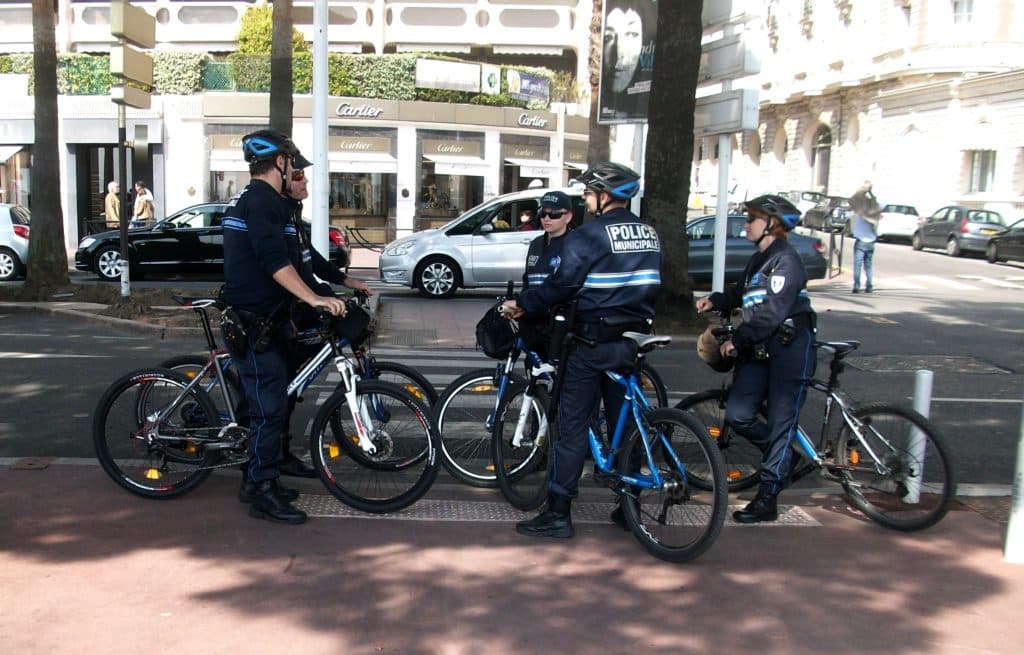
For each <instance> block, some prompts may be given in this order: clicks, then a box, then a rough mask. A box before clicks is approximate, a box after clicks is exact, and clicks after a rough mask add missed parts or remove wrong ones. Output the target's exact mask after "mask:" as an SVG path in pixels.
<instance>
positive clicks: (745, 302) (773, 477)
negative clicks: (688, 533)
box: [696, 195, 816, 523]
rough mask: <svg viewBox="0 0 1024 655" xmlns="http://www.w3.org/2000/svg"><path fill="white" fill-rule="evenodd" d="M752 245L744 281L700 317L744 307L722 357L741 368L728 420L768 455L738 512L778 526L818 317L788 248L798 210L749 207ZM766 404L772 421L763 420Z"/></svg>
mask: <svg viewBox="0 0 1024 655" xmlns="http://www.w3.org/2000/svg"><path fill="white" fill-rule="evenodd" d="M745 209H746V211H747V239H749V240H750V241H752V242H753V243H754V245H755V246H757V252H756V253H754V255H753V256H752V257H751V258H750V261H749V262H748V263H747V267H746V269H745V270H744V273H743V278H742V282H740V283H738V284H737V285H735V286H733V287H730V288H729V289H727V290H726V291H724V292H720V293H713V294H711V295H710V296H708V297H706V298H701V299H699V300H698V301H697V303H696V304H697V311H701V312H703V311H708V310H710V309H714V310H716V311H731V310H732V309H735V308H737V307H742V308H743V323H742V324H740V325H739V326H738V327H737V328H736V331H735V332H734V334H733V337H732V340H731V341H728V342H726V343H724V344H722V346H721V354H722V355H723V356H726V357H736V358H737V362H738V363H737V365H738V366H739V370H738V372H737V374H736V380H735V382H734V383H733V386H732V390H731V391H730V392H729V402H728V405H727V407H726V412H725V420H726V423H728V424H729V425H730V426H732V428H733V429H734V430H736V432H738V433H739V434H741V435H743V436H745V437H746V438H747V439H749V440H750V441H751V442H753V443H754V445H756V446H757V447H758V448H760V449H761V451H762V452H763V453H764V457H763V459H762V461H761V484H760V488H759V489H758V492H757V496H755V497H754V499H753V500H752V501H751V502H750V503H749V504H748V505H747V506H746V507H744V508H743V509H741V510H739V511H736V512H734V513H733V518H735V519H736V521H737V522H739V523H757V522H760V521H774V520H775V519H777V518H778V516H779V511H778V503H777V498H778V495H779V492H780V491H781V490H782V488H783V487H784V486H785V485H786V482H787V480H788V478H789V473H790V468H791V466H792V459H793V458H792V450H791V445H792V443H793V439H794V438H795V435H796V426H797V421H798V419H799V417H800V409H801V407H803V404H804V399H805V397H806V391H807V383H808V381H809V380H810V377H811V376H812V375H813V374H814V365H815V359H814V348H813V344H814V332H815V322H816V319H815V314H814V311H813V310H812V309H811V301H810V298H809V297H808V295H807V271H806V270H804V265H803V262H802V261H801V260H800V255H798V254H797V252H796V251H795V250H794V249H793V246H791V245H790V244H789V241H788V233H789V231H790V230H792V229H793V227H794V226H795V225H796V224H797V221H799V219H800V210H798V209H797V208H796V207H795V206H794V205H793V204H792V203H791V202H789V201H788V200H786V199H785V198H783V197H781V196H776V195H764V196H759V197H757V198H754V199H753V200H750V201H747V202H746V203H745ZM766 401H767V407H768V421H767V422H764V421H761V420H760V419H759V418H758V413H759V411H760V409H761V407H762V405H764V404H765V402H766Z"/></svg>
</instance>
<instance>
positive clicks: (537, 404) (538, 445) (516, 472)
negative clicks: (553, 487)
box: [491, 383, 555, 511]
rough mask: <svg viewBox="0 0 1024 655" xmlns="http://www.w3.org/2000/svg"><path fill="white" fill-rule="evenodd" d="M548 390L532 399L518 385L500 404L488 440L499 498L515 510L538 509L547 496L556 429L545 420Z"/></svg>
mask: <svg viewBox="0 0 1024 655" xmlns="http://www.w3.org/2000/svg"><path fill="white" fill-rule="evenodd" d="M548 407H550V404H549V398H548V393H547V391H545V390H544V388H542V387H538V388H537V390H536V393H535V395H534V396H533V397H528V396H527V395H526V385H525V384H522V383H517V384H516V385H514V386H513V387H512V388H511V389H510V390H509V393H508V400H506V401H505V402H503V403H502V404H501V408H500V409H499V411H498V420H497V421H495V423H494V431H493V434H492V439H491V458H492V459H493V460H494V469H495V473H496V475H497V480H498V488H500V489H501V495H502V496H504V497H505V500H507V501H508V502H509V503H511V504H512V506H513V507H515V508H516V509H520V510H523V511H530V510H534V509H537V508H538V507H540V506H541V505H542V504H544V501H545V500H547V497H548V479H549V478H550V475H551V463H552V457H551V442H552V439H553V436H554V433H553V430H554V429H555V426H554V425H553V424H551V423H550V422H549V421H548V413H547V408H548Z"/></svg>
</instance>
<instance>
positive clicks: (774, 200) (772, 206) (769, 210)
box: [743, 193, 800, 232]
mask: <svg viewBox="0 0 1024 655" xmlns="http://www.w3.org/2000/svg"><path fill="white" fill-rule="evenodd" d="M743 208H744V209H756V210H758V211H763V212H764V213H766V214H768V215H769V216H774V217H775V218H777V219H779V223H781V224H782V227H784V228H785V229H786V231H787V232H788V231H790V230H792V229H793V228H794V227H796V224H797V223H799V222H800V210H799V209H797V208H796V205H794V204H793V203H791V202H790V201H788V200H786V199H785V198H783V197H782V196H777V195H775V194H771V193H769V194H766V195H763V196H758V197H756V198H753V199H752V200H748V201H746V202H745V203H743Z"/></svg>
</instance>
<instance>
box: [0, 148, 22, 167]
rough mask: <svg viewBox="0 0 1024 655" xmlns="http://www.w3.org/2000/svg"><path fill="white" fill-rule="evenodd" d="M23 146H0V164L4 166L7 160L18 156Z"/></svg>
mask: <svg viewBox="0 0 1024 655" xmlns="http://www.w3.org/2000/svg"><path fill="white" fill-rule="evenodd" d="M23 147H24V146H0V164H6V163H7V160H8V159H10V158H11V157H13V156H14V155H16V154H18V152H19V151H20V150H21V149H22V148H23Z"/></svg>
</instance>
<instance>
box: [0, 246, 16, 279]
mask: <svg viewBox="0 0 1024 655" xmlns="http://www.w3.org/2000/svg"><path fill="white" fill-rule="evenodd" d="M19 275H21V260H20V259H18V256H17V255H15V254H14V251H13V250H10V249H9V248H0V282H6V281H8V280H13V279H14V278H16V277H18V276H19Z"/></svg>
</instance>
